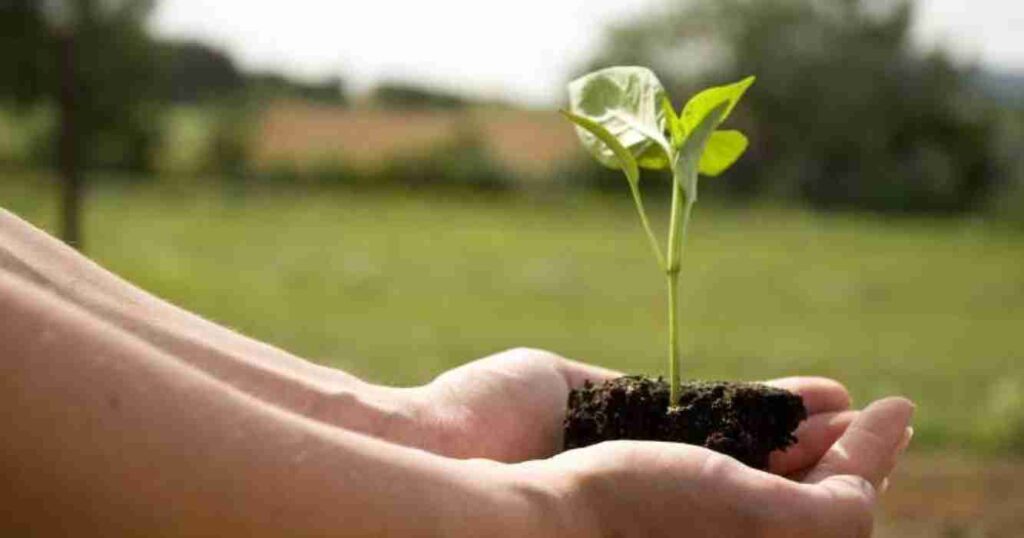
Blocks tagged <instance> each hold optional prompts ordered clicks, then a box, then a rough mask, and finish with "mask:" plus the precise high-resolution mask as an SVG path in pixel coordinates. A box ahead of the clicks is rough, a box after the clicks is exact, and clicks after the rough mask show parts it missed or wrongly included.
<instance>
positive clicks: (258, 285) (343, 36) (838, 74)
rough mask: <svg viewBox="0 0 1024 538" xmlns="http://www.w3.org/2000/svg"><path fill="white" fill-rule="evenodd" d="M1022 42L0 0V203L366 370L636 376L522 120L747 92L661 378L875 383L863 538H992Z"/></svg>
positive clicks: (1005, 431) (805, 11) (924, 12)
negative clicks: (577, 107) (639, 80)
mask: <svg viewBox="0 0 1024 538" xmlns="http://www.w3.org/2000/svg"><path fill="white" fill-rule="evenodd" d="M1021 36H1024V4H1021V3H1018V2H1007V1H1002V0H973V1H968V0H922V1H919V2H911V1H900V0H833V1H830V2H820V1H816V0H770V1H769V0H689V1H686V0H678V1H671V0H617V1H614V2H613V1H611V0H596V1H595V0H562V1H559V2H542V1H539V0H537V1H533V0H520V1H519V2H515V3H506V4H492V3H487V2H460V1H456V0H437V1H435V2H430V3H420V2H413V1H411V0H410V1H398V0H377V1H375V2H315V1H312V0H294V1H291V2H286V3H282V2H267V3H259V2H247V1H243V0H231V1H227V0H222V1H213V0H161V1H154V0H0V205H2V206H3V207H5V208H7V209H9V210H11V211H13V212H15V213H17V214H19V215H21V216H22V217H23V218H26V219H28V220H29V221H31V222H32V223H34V224H36V225H37V226H40V227H42V228H44V229H46V230H48V231H50V232H51V233H54V234H55V235H59V236H61V237H63V238H64V239H65V240H67V241H68V242H69V243H71V244H73V245H75V246H76V247H78V248H79V249H81V250H82V251H84V252H85V253H86V255H88V256H90V257H92V258H93V259H96V260H97V261H98V262H99V263H101V264H103V265H104V266H106V267H108V268H110V269H112V270H113V271H115V272H117V273H119V274H121V275H123V276H125V277H127V278H128V279H130V280H132V281H134V282H136V283H138V284H139V285H141V286H142V287H144V288H146V289H149V290H151V291H153V292H155V293H156V294H158V295H161V296H163V297H166V298H168V299H170V300H171V301H173V302H175V303H177V304H180V305H183V306H185V307H187V308H190V309H193V310H195V311H197V312H199V313H200V314H202V315H204V316H206V317H209V318H212V319H214V320H216V321H218V322H220V323H223V324H226V325H228V326H231V327H234V328H236V329H238V330H240V331H242V332H244V333H246V334H249V335H252V336H254V337H257V338H260V339H264V340H267V341H269V342H271V343H274V344H276V345H278V346H281V347H284V348H286V349H288V350H290V351H293V352H295V353H297V354H299V355H302V356H306V357H309V358H311V359H313V360H316V361H319V362H323V363H326V364H330V365H333V366H337V367H340V368H343V369H345V370H348V371H351V372H353V373H355V374H358V375H361V376H363V377H366V378H368V379H370V380H373V381H377V382H381V383H395V384H412V383H421V382H425V381H427V380H429V379H430V378H431V377H432V376H434V375H436V374H437V373H439V372H441V371H442V370H444V369H447V368H449V367H452V366H454V365H457V364H461V363H463V362H466V361H468V360H471V359H473V358H476V357H480V356H483V355H486V354H489V353H492V352H495V351H498V350H501V349H503V348H506V347H512V346H522V345H526V346H533V347H543V348H548V349H551V350H554V351H557V352H559V353H561V354H564V355H567V356H570V357H575V358H580V359H584V360H588V361H591V362H595V363H600V364H603V365H607V366H610V367H614V368H619V369H623V370H626V371H630V372H637V373H650V374H655V375H657V374H659V373H662V372H663V371H664V368H665V366H664V364H663V363H664V357H663V348H664V342H663V340H664V338H665V331H666V328H665V315H664V308H665V307H664V304H663V301H664V290H663V289H662V287H663V281H662V277H661V274H660V273H659V271H658V270H657V268H656V266H655V264H654V261H653V259H651V257H650V254H649V252H648V247H647V245H645V244H644V239H643V236H642V232H641V230H640V227H639V226H638V220H637V218H636V215H635V213H634V210H633V208H632V204H631V201H630V200H629V196H628V191H627V190H626V185H625V183H624V181H623V178H622V177H621V175H620V173H619V172H616V171H610V170H605V169H602V168H601V167H600V166H599V165H597V164H596V163H594V162H592V161H590V160H589V159H588V158H586V156H585V155H584V154H583V152H582V151H581V150H580V149H579V148H578V143H577V141H576V138H575V134H574V132H573V130H572V128H571V127H570V126H569V125H568V124H567V122H565V121H564V120H562V119H561V118H560V117H559V116H558V114H557V112H556V110H557V108H558V107H559V106H564V100H565V96H564V88H565V84H566V83H567V82H568V81H569V80H571V79H572V78H574V77H575V76H578V75H581V74H583V73H585V72H587V71H589V70H591V69H593V68H597V67H604V66H607V65H614V64H640V65H647V66H650V67H652V68H653V69H654V70H655V71H656V72H657V73H658V74H659V76H660V77H661V78H662V81H663V82H664V83H665V84H666V86H667V87H668V88H669V91H670V94H671V95H672V96H673V99H674V102H675V105H676V106H677V107H679V106H681V105H682V104H683V103H684V102H685V100H686V99H687V98H688V97H689V96H690V95H691V94H692V93H693V92H695V91H696V90H698V89H700V88H702V87H704V86H706V85H710V84H718V83H725V82H731V81H733V80H736V79H739V78H741V77H742V76H745V75H748V74H756V75H757V77H758V82H757V84H756V85H755V86H754V87H753V89H752V90H751V91H750V92H749V93H748V94H747V97H746V98H745V101H744V102H743V103H742V104H741V106H740V107H738V109H737V111H736V113H735V114H734V115H733V117H732V119H730V123H731V124H733V125H734V126H735V127H736V128H739V129H741V130H743V131H745V132H746V133H747V134H748V135H749V137H750V139H751V141H752V145H751V148H750V150H749V151H748V153H747V154H746V155H745V156H744V157H743V158H742V159H741V160H740V162H739V163H737V165H736V166H735V167H734V168H733V169H732V170H730V171H729V172H727V173H726V174H724V175H723V176H722V177H720V178H717V179H704V180H703V182H702V187H701V189H702V200H701V203H700V204H699V205H698V208H697V211H696V216H695V219H694V222H693V229H692V233H691V234H690V237H689V244H688V247H687V253H686V259H685V261H684V268H683V284H682V286H683V287H682V290H683V291H682V293H683V301H682V308H683V312H682V324H683V339H684V375H688V376H690V377H706V378H741V379H764V378H768V377H771V376H778V375H786V374H794V373H808V374H809V373H813V374H820V375H829V376H833V377H836V378H838V379H841V380H843V381H844V382H846V383H847V384H848V385H849V386H850V388H851V390H852V392H853V394H854V397H855V399H856V402H857V403H864V402H866V401H868V400H870V399H872V398H875V397H878V396H882V395H887V394H892V393H902V394H905V395H907V396H909V397H911V398H913V399H914V400H915V401H916V402H917V403H918V413H917V416H916V418H915V423H916V431H917V435H916V438H915V446H914V450H913V453H912V454H911V458H910V459H909V461H908V463H907V465H905V466H904V468H903V469H902V470H901V471H900V473H901V476H900V477H897V478H898V479H897V480H895V481H894V484H895V485H894V487H893V489H892V491H891V493H890V494H889V496H888V497H887V499H886V501H885V519H884V520H883V522H882V524H881V528H880V535H882V536H946V537H959V536H964V537H967V536H970V537H975V536H1019V534H1016V533H1018V532H1020V529H1021V528H1024V519H1022V518H1024V515H1022V512H1021V508H1022V507H1024V490H1022V486H1021V484H1022V483H1024V362H1022V359H1024V345H1022V344H1024V149H1022V148H1024V38H1022V37H1021ZM668 180H669V178H668V177H667V176H659V175H657V174H647V175H645V179H644V189H645V196H646V197H647V198H648V200H649V202H648V203H649V204H650V205H651V210H652V212H653V213H655V215H657V216H658V217H663V216H664V215H665V214H666V213H667V194H668ZM656 220H658V222H662V220H661V219H656ZM659 229H661V230H663V229H664V225H663V224H662V225H661V227H660V228H659Z"/></svg>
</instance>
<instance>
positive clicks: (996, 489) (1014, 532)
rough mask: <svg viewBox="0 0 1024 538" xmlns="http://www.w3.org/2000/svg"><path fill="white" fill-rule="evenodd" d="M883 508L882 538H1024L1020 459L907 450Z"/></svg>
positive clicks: (1023, 462)
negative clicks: (996, 458) (908, 451)
mask: <svg viewBox="0 0 1024 538" xmlns="http://www.w3.org/2000/svg"><path fill="white" fill-rule="evenodd" d="M881 505H882V508H881V513H880V518H879V521H878V525H877V527H876V529H877V530H876V533H875V535H876V536H878V537H880V538H898V537H900V538H924V537H940V538H981V537H985V538H1018V537H1024V460H992V459H979V458H978V457H973V456H965V455H954V454H949V453H945V454H943V453H935V454H919V453H913V451H911V453H910V454H908V455H907V457H906V458H905V461H903V462H902V463H901V465H900V468H899V469H898V470H897V471H896V473H895V474H894V475H893V476H892V486H891V487H890V489H889V491H888V492H887V493H886V494H885V495H884V496H883V498H882V501H881Z"/></svg>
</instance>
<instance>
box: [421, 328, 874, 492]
mask: <svg viewBox="0 0 1024 538" xmlns="http://www.w3.org/2000/svg"><path fill="white" fill-rule="evenodd" d="M618 375H621V374H619V373H617V372H614V371H611V370H607V369H604V368H599V367H595V366H590V365H586V364H583V363H579V362H575V361H570V360H567V359H564V358H562V357H559V356H557V355H554V354H552V353H549V352H545V351H539V350H534V349H526V348H520V349H514V350H510V351H506V352H503V353H498V354H496V355H492V356H490V357H486V358H483V359H480V360H477V361H474V362H471V363H468V364H466V365H464V366H461V367H459V368H455V369H453V370H450V371H448V372H445V373H444V374H442V375H441V376H439V377H438V378H437V379H435V380H434V381H433V382H431V383H430V384H428V385H425V386H424V387H421V389H419V394H418V397H417V399H418V400H419V401H420V402H421V406H422V408H423V411H424V413H425V414H426V415H427V417H428V418H427V420H428V422H429V423H430V424H432V426H433V427H434V430H435V431H436V435H438V436H439V437H438V439H437V440H436V441H435V443H434V446H435V448H436V449H437V450H438V451H439V452H441V453H443V454H445V455H448V456H454V457H461V458H488V459H493V460H498V461H506V462H516V461H525V460H530V459H541V458H546V457H549V456H552V455H554V454H556V453H558V452H559V451H560V449H561V444H562V420H563V418H564V416H565V411H566V403H567V401H568V395H569V391H570V390H571V389H573V388H576V387H579V386H581V385H582V384H583V383H584V381H586V380H591V381H602V380H604V379H608V378H612V377H616V376H618ZM769 383H771V384H773V385H775V386H778V387H782V388H785V389H788V390H791V391H793V392H795V393H797V394H799V395H801V396H802V397H803V398H804V405H805V406H806V408H807V413H808V419H807V420H806V421H805V422H804V423H803V424H802V425H801V426H800V428H799V429H798V430H797V432H796V436H797V439H798V442H797V444H796V445H794V446H792V447H790V448H789V449H788V450H787V451H785V452H778V453H776V454H774V455H773V457H772V465H771V467H772V470H773V472H776V473H779V474H787V475H788V474H794V473H799V472H801V471H802V470H804V469H806V468H809V467H810V466H811V465H813V464H814V463H816V462H817V461H818V460H819V459H820V458H821V456H822V455H823V454H824V453H825V451H826V450H827V449H828V448H829V447H830V446H831V445H832V443H834V442H835V440H836V439H838V438H839V436H840V435H842V433H843V431H844V430H845V429H846V427H847V426H848V425H849V424H850V422H851V421H852V420H853V419H854V417H855V416H856V412H854V411H847V409H848V407H849V405H850V398H849V395H848V394H847V392H846V389H845V388H843V386H842V385H840V384H839V383H837V382H835V381H832V380H828V379H823V378H814V377H792V378H785V379H779V380H775V381H771V382H769Z"/></svg>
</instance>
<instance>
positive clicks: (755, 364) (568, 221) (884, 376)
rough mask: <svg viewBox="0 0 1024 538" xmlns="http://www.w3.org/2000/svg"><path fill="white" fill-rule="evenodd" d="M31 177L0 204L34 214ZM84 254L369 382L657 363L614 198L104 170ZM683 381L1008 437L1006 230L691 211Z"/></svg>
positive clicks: (994, 446) (976, 223)
mask: <svg viewBox="0 0 1024 538" xmlns="http://www.w3.org/2000/svg"><path fill="white" fill-rule="evenodd" d="M54 199H55V194H54V192H53V188H52V186H47V185H46V184H45V182H44V181H43V180H41V179H39V178H35V179H33V180H32V181H31V182H26V181H24V180H23V179H13V178H12V177H11V175H10V174H7V176H6V177H5V175H4V174H0V206H4V207H6V208H8V209H10V210H12V211H14V212H16V213H19V214H21V215H22V216H23V217H24V218H26V219H28V220H30V221H31V222H33V223H35V224H37V225H39V226H41V227H43V228H45V229H47V230H54V229H55V224H56V221H55V215H56V211H55V208H54V205H53V200H54ZM87 209H88V215H87V219H86V226H85V235H86V238H87V241H88V245H87V251H88V254H89V255H90V256H91V257H93V258H95V259H96V260H98V261H99V262H100V263H101V264H103V265H105V266H107V267H108V268H110V269H112V270H114V271H115V272H117V273H119V274H121V275H123V276H125V277H127V278H128V279H130V280H132V281H134V282H137V283H138V284H139V285H141V286H143V287H145V288H147V289H150V290H152V291H154V292H156V293H157V294H159V295H161V296H164V297H166V298H168V299H170V300H171V301H173V302H175V303H178V304H180V305H183V306H185V307H187V308H190V309H193V310H196V311H198V312H199V313H201V314H203V315H205V316H207V317H209V318H212V319H214V320H216V321H219V322H221V323H224V324H227V325H229V326H231V327H234V328H236V329H238V330H240V331H242V332H244V333H247V334H249V335H252V336H255V337H257V338H261V339H266V340H268V341H270V342H272V343H274V344H277V345H279V346H281V347H283V348H286V349H289V350H291V351H293V352H295V353H297V354H300V355H303V356H306V357H309V358H311V359H313V360H316V361H320V362H323V363H327V364H331V365H334V366H337V367H340V368H344V369H346V370H349V371H352V372H354V373H356V374H359V375H362V376H365V377H367V378H370V379H372V380H375V381H380V382H386V383H402V384H408V383H419V382H424V381H426V380H428V379H430V378H431V376H433V375H435V374H437V373H438V372H440V371H442V370H444V369H445V368H449V367H451V366H454V365H457V364H460V363H462V362H465V361H468V360H470V359H473V358H475V357H480V356H482V355H486V354H488V353H491V352H494V351H497V350H500V349H503V348H507V347H511V346H524V345H525V346H534V347H542V348H548V349H551V350H554V351H557V352H559V353H562V354H564V355H567V356H571V357H576V358H580V359H585V360H588V361H592V362H596V363H600V364H604V365H607V366H611V367H615V368H620V369H623V370H627V371H630V372H649V373H655V374H657V373H661V372H662V371H663V369H664V367H665V366H664V359H663V356H664V348H665V343H664V338H665V313H664V310H665V305H664V292H663V285H664V283H663V278H662V276H661V275H660V274H659V272H658V271H657V269H656V267H655V265H654V262H653V261H652V259H651V256H650V253H649V252H648V250H647V248H648V247H647V245H646V244H645V243H644V240H643V236H642V234H641V232H640V230H639V225H638V223H637V220H636V216H635V214H634V213H633V209H632V207H631V206H630V204H629V201H628V199H627V197H626V196H622V197H620V198H609V197H597V196H578V197H552V198H546V199H532V198H527V197H496V196H495V197H486V196H485V197H473V196H468V195H453V194H448V195H440V194H399V193H393V192H391V193H383V192H375V193H365V192H353V191H346V190H335V191H316V192H309V191H306V192H283V191H280V190H274V191H262V192H259V191H257V192H254V191H248V192H246V191H242V190H241V189H237V188H235V189H232V188H229V187H225V186H224V185H222V184H214V185H208V186H201V185H196V184H192V185H188V186H187V187H182V186H180V185H179V186H178V187H176V188H171V187H167V186H153V185H150V186H139V187H129V186H126V185H124V184H106V185H103V186H101V187H99V188H95V189H94V190H93V191H92V192H91V194H90V197H89V200H88V204H87ZM682 296H683V299H682V306H683V311H682V314H681V317H682V323H683V347H684V366H683V368H684V376H701V377H712V378H753V379H759V378H767V377H771V376H778V375H785V374H822V375H829V376H834V377H836V378H839V379H841V380H843V381H844V382H846V383H847V384H848V385H849V386H850V387H851V389H852V391H853V393H854V396H855V399H856V400H857V401H858V402H861V403H862V402H865V401H867V400H869V399H871V398H874V397H877V396H881V395H885V394H892V393H902V394H906V395H908V396H909V397H911V398H913V399H914V400H916V401H917V403H918V415H917V417H916V419H915V423H916V428H917V432H918V435H917V437H916V442H920V443H923V444H926V445H930V446H942V447H946V448H951V447H952V448H967V449H970V450H975V451H981V452H987V451H995V452H1003V453H1024V362H1022V359H1024V345H1022V344H1024V231H1022V230H1020V229H1016V230H1014V229H1013V228H1011V227H1008V226H1003V225H1000V224H998V223H992V222H987V221H985V220H979V219H959V220H957V219H951V220H946V219H928V218H900V219H885V218H881V217H876V216H866V215H853V214H843V215H824V214H816V213H812V212H807V211H802V210H794V209H780V208H763V207H759V208H753V209H752V208H746V209H739V208H729V207H720V206H710V205H702V206H698V207H697V210H696V212H695V214H694V221H693V224H692V231H691V234H690V243H689V245H688V250H687V251H686V254H685V257H684V262H683V284H682Z"/></svg>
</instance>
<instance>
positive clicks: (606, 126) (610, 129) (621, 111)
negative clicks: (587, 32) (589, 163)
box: [569, 67, 672, 170]
mask: <svg viewBox="0 0 1024 538" xmlns="http://www.w3.org/2000/svg"><path fill="white" fill-rule="evenodd" d="M666 98H667V96H666V94H665V89H664V88H663V87H662V85H661V81H659V80H658V77H657V76H655V74H654V73H653V72H651V70H649V69H647V68H644V67H609V68H607V69H602V70H600V71H595V72H593V73H590V74H588V75H584V76H582V77H580V78H578V79H576V80H574V81H572V82H571V83H569V109H570V112H571V113H572V114H573V116H574V117H579V118H584V119H586V120H589V121H590V122H592V123H593V124H596V125H599V126H601V127H602V128H603V130H604V131H605V132H607V134H608V135H610V136H611V137H614V138H615V139H616V140H618V142H619V144H620V145H621V146H622V147H623V148H625V149H626V150H628V152H629V154H630V155H631V156H632V158H633V159H635V161H636V163H637V165H639V166H641V167H643V168H650V169H652V170H660V169H664V168H666V167H668V166H669V161H670V160H671V157H670V156H671V154H672V149H671V147H670V145H669V142H668V140H667V139H666V138H665V129H666V108H665V107H664V106H663V104H664V102H665V100H666ZM574 121H576V122H577V125H578V127H577V130H576V133H577V134H578V135H579V137H580V141H581V142H582V143H583V147H584V149H586V150H587V151H588V152H589V153H590V154H591V155H593V156H594V158H595V159H597V161H598V162H600V163H601V164H603V165H605V166H608V167H610V168H616V169H623V170H626V169H628V168H631V166H630V164H629V163H623V162H621V161H620V158H619V157H618V156H617V155H616V154H617V152H616V151H614V150H613V148H612V147H610V146H609V145H608V144H607V143H606V142H604V141H603V140H602V138H603V139H607V138H608V137H607V136H603V137H602V136H600V135H598V134H597V133H596V132H594V131H593V130H592V129H591V128H589V127H587V126H584V125H580V124H579V122H578V121H577V120H575V119H574Z"/></svg>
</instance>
